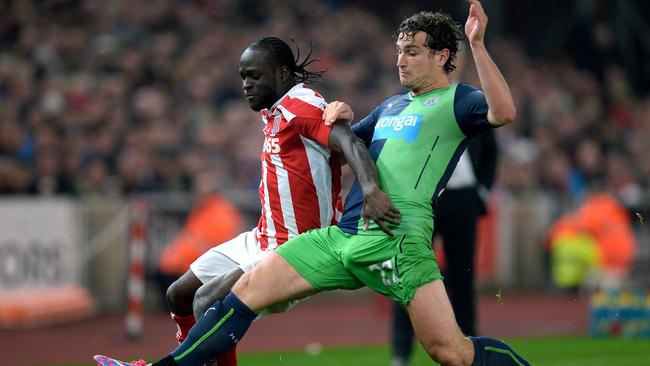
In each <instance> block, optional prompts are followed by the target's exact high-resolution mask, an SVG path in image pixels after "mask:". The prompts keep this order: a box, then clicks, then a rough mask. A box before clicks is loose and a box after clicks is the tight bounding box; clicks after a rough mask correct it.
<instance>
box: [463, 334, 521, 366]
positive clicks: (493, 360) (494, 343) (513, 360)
mask: <svg viewBox="0 0 650 366" xmlns="http://www.w3.org/2000/svg"><path fill="white" fill-rule="evenodd" d="M469 339H471V340H472V343H474V361H473V362H472V366H530V364H529V363H528V361H526V360H524V359H523V358H522V357H521V356H519V355H518V354H517V353H516V352H515V351H513V350H512V348H510V347H509V346H508V345H507V344H505V343H504V342H502V341H500V340H498V339H494V338H488V337H469Z"/></svg>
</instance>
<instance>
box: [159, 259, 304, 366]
mask: <svg viewBox="0 0 650 366" xmlns="http://www.w3.org/2000/svg"><path fill="white" fill-rule="evenodd" d="M314 292H315V290H314V289H313V287H312V286H311V285H310V284H309V282H307V281H306V280H305V279H304V278H302V277H301V276H300V275H299V274H298V272H296V270H295V269H294V268H293V267H291V265H289V263H288V262H287V261H286V260H285V259H284V258H282V257H280V256H279V255H278V254H276V253H271V254H269V256H268V257H267V258H266V259H265V260H263V261H262V262H261V263H260V264H259V265H258V266H257V267H255V268H254V269H253V270H252V271H251V272H248V273H246V274H245V275H244V276H242V277H241V279H240V280H239V281H238V282H237V283H236V284H235V286H234V287H233V291H232V292H230V293H229V294H228V295H227V296H226V297H225V298H224V300H223V301H217V302H216V303H215V304H213V306H211V307H209V309H208V311H207V312H206V313H205V315H203V317H201V319H200V320H199V321H198V322H197V323H196V325H195V326H194V327H193V328H192V330H191V331H190V333H189V335H188V337H187V339H186V340H185V341H184V342H183V343H182V344H181V345H180V346H179V347H178V348H177V349H176V350H175V351H174V352H172V353H171V354H170V355H169V356H168V357H166V358H164V359H163V360H161V361H159V362H156V363H154V365H155V366H159V365H180V366H193V365H195V366H199V365H202V364H203V363H205V362H207V361H208V360H210V359H212V358H214V357H215V356H218V355H220V354H223V353H224V352H226V351H228V350H229V349H230V348H231V347H233V346H234V345H236V344H237V343H239V341H240V339H241V338H242V337H243V336H244V334H245V333H246V331H247V329H248V327H249V326H250V324H251V322H252V321H253V320H254V319H255V317H256V316H257V313H258V312H259V311H260V310H262V309H264V308H266V307H268V306H270V305H273V304H275V303H278V302H285V301H289V300H292V299H298V298H303V297H305V296H308V295H310V294H313V293H314Z"/></svg>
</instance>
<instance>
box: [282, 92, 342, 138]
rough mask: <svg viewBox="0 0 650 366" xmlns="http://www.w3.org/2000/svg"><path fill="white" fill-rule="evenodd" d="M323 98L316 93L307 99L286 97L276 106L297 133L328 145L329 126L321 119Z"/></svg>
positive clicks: (323, 104) (330, 128)
mask: <svg viewBox="0 0 650 366" xmlns="http://www.w3.org/2000/svg"><path fill="white" fill-rule="evenodd" d="M325 106H326V103H325V100H324V99H323V98H322V97H320V95H318V94H314V96H311V98H310V99H309V100H303V98H288V99H286V100H284V101H282V103H281V104H280V105H279V106H278V109H279V110H280V111H281V112H282V114H283V116H284V118H285V119H286V120H287V122H289V123H290V124H291V125H292V126H293V128H295V129H296V130H297V131H298V133H299V134H300V135H302V136H304V137H307V138H308V139H310V140H314V141H316V142H318V143H319V144H321V145H323V146H328V140H329V136H330V131H331V130H332V127H331V126H326V125H325V122H324V121H323V110H324V109H325Z"/></svg>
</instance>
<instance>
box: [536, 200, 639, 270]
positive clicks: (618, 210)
mask: <svg viewBox="0 0 650 366" xmlns="http://www.w3.org/2000/svg"><path fill="white" fill-rule="evenodd" d="M582 234H586V235H589V236H590V237H591V238H593V240H594V241H595V243H596V244H597V250H598V258H599V260H598V270H599V271H600V272H601V274H602V275H604V276H610V277H614V278H619V279H622V278H625V277H626V276H627V275H628V274H629V272H630V269H631V267H632V262H633V260H634V256H635V254H636V240H635V237H634V233H633V231H632V226H631V223H630V216H629V213H628V212H627V211H626V209H625V208H624V207H623V206H622V205H621V204H620V203H618V201H617V200H616V199H615V198H614V197H612V196H611V195H609V194H606V193H597V194H593V195H590V196H588V197H587V199H586V200H585V202H584V203H583V204H582V205H581V206H580V207H579V208H578V209H577V210H576V211H575V212H573V213H569V214H566V215H563V216H561V217H560V218H558V219H557V220H556V221H555V223H554V224H553V226H552V227H551V229H550V231H549V234H548V241H547V246H548V247H547V249H548V250H550V251H553V250H554V249H557V248H556V246H558V245H569V244H567V243H570V241H566V240H561V239H562V238H566V237H567V236H576V235H582Z"/></svg>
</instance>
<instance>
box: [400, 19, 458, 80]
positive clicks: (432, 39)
mask: <svg viewBox="0 0 650 366" xmlns="http://www.w3.org/2000/svg"><path fill="white" fill-rule="evenodd" d="M420 31H422V32H424V33H426V34H427V39H426V41H425V45H426V46H427V47H428V48H429V49H431V50H435V51H440V50H442V49H445V48H446V49H448V50H449V59H448V60H447V62H445V66H444V68H445V72H446V73H447V74H448V73H450V72H452V71H454V70H455V69H456V65H455V64H454V63H455V62H456V54H457V53H458V51H459V50H460V42H461V41H462V40H464V39H465V35H464V34H463V31H462V30H461V27H460V25H459V24H458V23H456V22H454V20H453V19H451V17H450V16H449V15H447V14H444V13H441V12H435V13H433V12H430V11H422V12H419V13H417V14H415V15H412V16H410V17H408V18H406V19H404V20H403V21H402V23H401V24H400V25H399V27H398V28H397V32H396V33H395V34H394V35H393V38H395V39H397V38H398V37H399V35H400V33H402V34H404V35H406V36H407V37H415V34H416V33H417V32H420Z"/></svg>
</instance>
